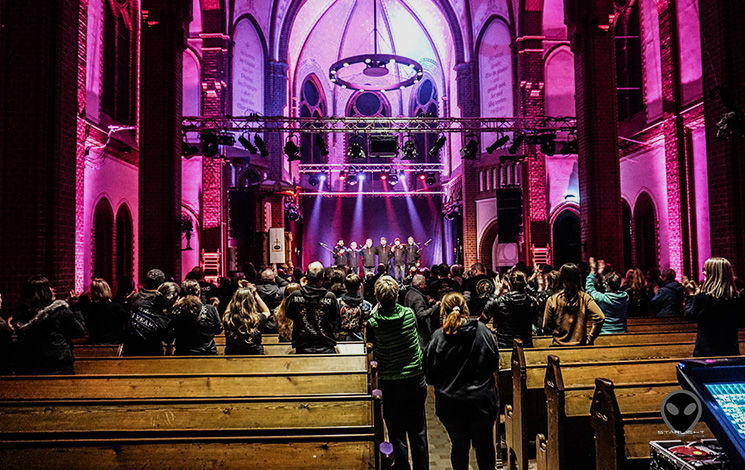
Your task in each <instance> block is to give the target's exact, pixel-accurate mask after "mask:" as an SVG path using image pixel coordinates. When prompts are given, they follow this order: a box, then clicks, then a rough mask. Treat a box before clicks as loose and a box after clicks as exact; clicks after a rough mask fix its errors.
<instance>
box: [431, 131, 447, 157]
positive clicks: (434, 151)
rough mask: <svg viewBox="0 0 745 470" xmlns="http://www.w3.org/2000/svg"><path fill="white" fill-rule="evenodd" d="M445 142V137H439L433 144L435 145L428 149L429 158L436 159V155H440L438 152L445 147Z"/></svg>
mask: <svg viewBox="0 0 745 470" xmlns="http://www.w3.org/2000/svg"><path fill="white" fill-rule="evenodd" d="M445 141H447V139H446V138H445V136H444V135H442V136H440V138H439V139H437V141H436V142H435V145H433V146H432V148H431V149H429V154H430V156H432V157H436V156H437V154H438V153H440V150H442V147H444V146H445Z"/></svg>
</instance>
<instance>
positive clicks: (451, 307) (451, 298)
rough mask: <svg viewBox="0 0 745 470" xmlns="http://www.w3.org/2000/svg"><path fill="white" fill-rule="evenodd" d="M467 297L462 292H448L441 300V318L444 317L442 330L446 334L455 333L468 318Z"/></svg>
mask: <svg viewBox="0 0 745 470" xmlns="http://www.w3.org/2000/svg"><path fill="white" fill-rule="evenodd" d="M470 314H471V312H469V311H468V305H467V304H466V299H465V297H463V294H461V293H460V292H448V293H447V294H445V295H444V296H443V297H442V300H441V301H440V318H444V319H445V320H444V322H443V324H442V331H443V333H445V334H446V335H452V334H455V332H456V331H458V328H459V327H460V326H461V325H462V324H463V322H464V321H465V320H466V318H468V316H469V315H470Z"/></svg>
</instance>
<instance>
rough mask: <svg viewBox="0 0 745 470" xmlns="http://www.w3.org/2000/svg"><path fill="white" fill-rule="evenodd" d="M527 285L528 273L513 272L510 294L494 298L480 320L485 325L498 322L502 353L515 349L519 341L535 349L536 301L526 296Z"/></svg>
mask: <svg viewBox="0 0 745 470" xmlns="http://www.w3.org/2000/svg"><path fill="white" fill-rule="evenodd" d="M527 283H528V282H527V279H526V277H525V273H523V272H522V271H518V270H517V269H515V270H513V271H511V272H510V274H509V281H508V288H507V292H506V293H504V294H502V295H500V296H492V297H491V299H489V301H488V302H487V303H486V306H485V307H484V313H483V314H482V315H481V317H480V319H481V321H482V322H484V323H488V322H489V320H490V319H492V318H493V319H494V326H495V327H496V329H497V344H498V346H499V348H500V349H512V341H513V340H515V339H520V340H522V342H523V346H525V347H526V348H530V347H533V318H534V317H535V310H536V301H535V299H534V298H533V297H532V296H530V295H528V293H527V292H526V290H525V287H526V286H527Z"/></svg>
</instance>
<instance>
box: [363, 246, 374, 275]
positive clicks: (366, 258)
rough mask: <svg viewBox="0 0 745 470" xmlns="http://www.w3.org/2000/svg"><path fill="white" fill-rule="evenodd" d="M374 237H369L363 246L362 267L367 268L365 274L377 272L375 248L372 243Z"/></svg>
mask: <svg viewBox="0 0 745 470" xmlns="http://www.w3.org/2000/svg"><path fill="white" fill-rule="evenodd" d="M372 243H373V242H372V238H368V239H367V240H366V241H365V244H364V245H363V246H362V250H361V252H362V268H363V269H364V270H365V276H367V275H368V274H375V250H376V249H375V248H374V247H373V244H372Z"/></svg>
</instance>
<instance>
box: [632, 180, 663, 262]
mask: <svg viewBox="0 0 745 470" xmlns="http://www.w3.org/2000/svg"><path fill="white" fill-rule="evenodd" d="M634 233H635V235H636V265H637V267H639V268H641V269H642V271H645V272H646V270H647V269H649V268H652V267H655V266H658V265H659V262H658V250H657V215H656V211H655V207H654V202H653V201H652V198H651V197H649V194H647V193H642V194H641V195H640V196H639V198H638V199H637V200H636V205H635V206H634Z"/></svg>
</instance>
